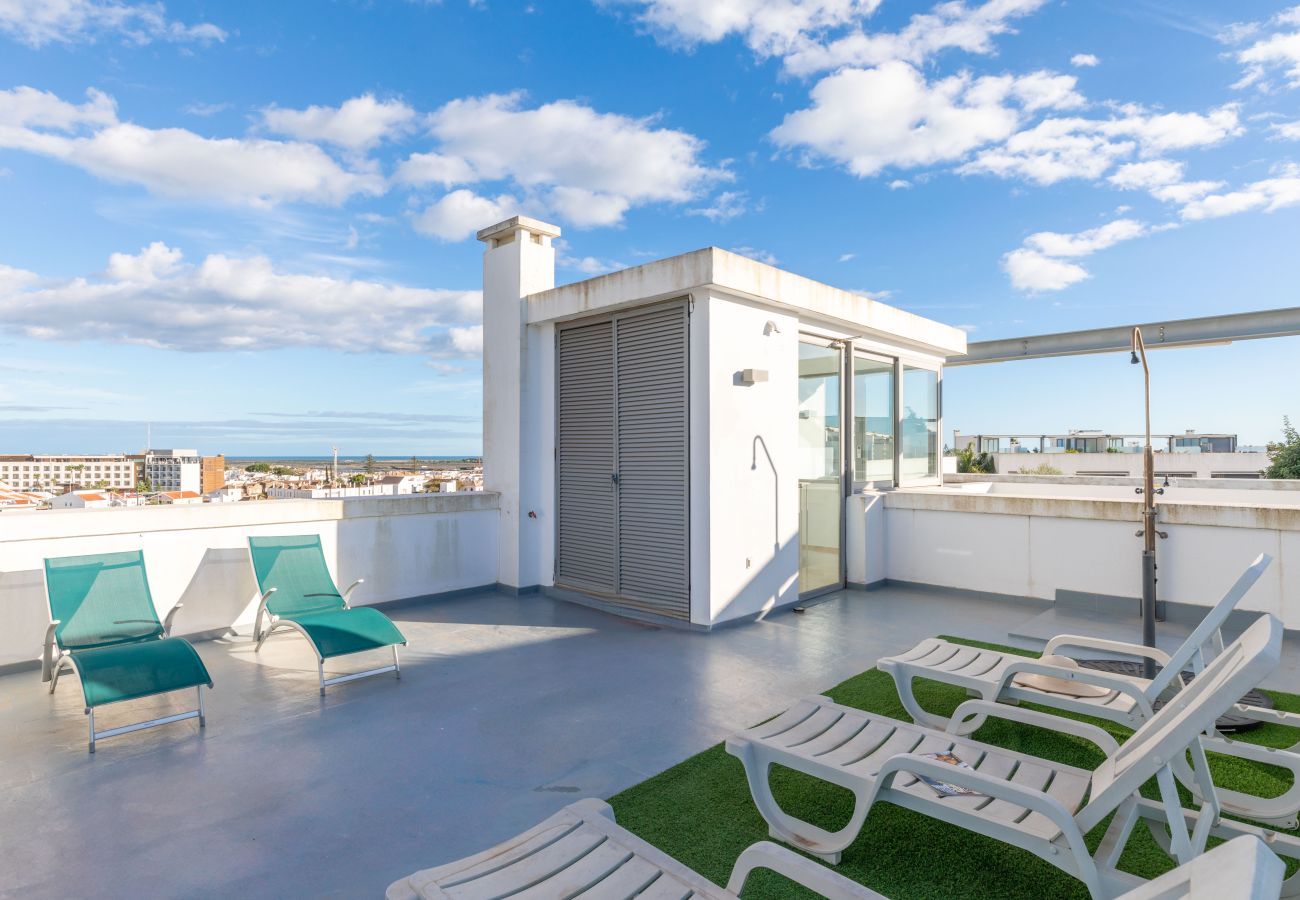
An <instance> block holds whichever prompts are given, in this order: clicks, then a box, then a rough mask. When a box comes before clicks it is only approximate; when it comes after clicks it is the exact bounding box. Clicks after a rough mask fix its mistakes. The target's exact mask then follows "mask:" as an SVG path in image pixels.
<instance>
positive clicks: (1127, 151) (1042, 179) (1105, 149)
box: [957, 104, 1242, 185]
mask: <svg viewBox="0 0 1300 900" xmlns="http://www.w3.org/2000/svg"><path fill="white" fill-rule="evenodd" d="M1241 133H1242V128H1241V124H1240V121H1239V119H1238V113H1237V107H1236V106H1235V105H1231V104H1230V105H1228V106H1223V107H1220V108H1218V109H1214V110H1211V111H1210V112H1208V113H1160V114H1149V113H1147V112H1146V111H1144V110H1141V109H1138V108H1128V109H1125V110H1122V111H1121V114H1120V115H1119V116H1116V117H1113V118H1109V119H1085V118H1080V117H1066V118H1047V119H1044V120H1042V121H1041V122H1039V123H1037V124H1036V125H1033V126H1032V127H1030V128H1026V129H1024V130H1022V131H1020V132H1017V133H1016V134H1015V135H1013V136H1012V137H1010V138H1009V139H1007V140H1006V141H1005V142H1004V143H1002V144H1000V145H998V146H995V147H990V148H989V149H987V150H984V151H981V152H980V153H979V154H978V155H977V156H976V157H975V158H974V159H973V160H971V161H970V162H969V163H966V164H965V165H963V166H961V167H960V168H959V169H958V170H957V171H959V172H963V173H980V174H989V175H997V176H1000V177H1002V178H1024V179H1027V180H1029V181H1033V182H1035V183H1037V184H1043V185H1049V184H1055V183H1056V182H1058V181H1063V180H1065V179H1067V178H1087V179H1095V178H1100V177H1101V176H1103V175H1104V174H1105V173H1106V172H1108V171H1109V170H1110V169H1111V168H1112V167H1113V166H1115V165H1116V164H1118V163H1120V162H1121V161H1122V160H1124V159H1126V158H1128V157H1131V156H1132V155H1133V154H1135V153H1136V154H1138V155H1140V156H1143V157H1151V156H1158V155H1160V154H1162V153H1165V152H1167V151H1170V150H1186V149H1190V148H1193V147H1207V146H1212V145H1214V144H1218V143H1221V142H1222V141H1225V140H1227V139H1229V138H1232V137H1236V136H1237V135H1239V134H1241Z"/></svg>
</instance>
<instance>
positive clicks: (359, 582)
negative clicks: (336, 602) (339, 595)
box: [343, 578, 366, 606]
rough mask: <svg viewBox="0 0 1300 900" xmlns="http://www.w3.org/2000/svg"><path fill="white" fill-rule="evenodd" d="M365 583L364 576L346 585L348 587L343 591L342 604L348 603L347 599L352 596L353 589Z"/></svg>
mask: <svg viewBox="0 0 1300 900" xmlns="http://www.w3.org/2000/svg"><path fill="white" fill-rule="evenodd" d="M365 583H366V580H365V579H364V578H358V579H357V580H356V581H354V582H352V583H351V584H350V585H348V589H347V590H346V591H344V592H343V605H344V606H347V605H348V601H349V600H350V599H351V598H352V592H353V591H355V590H356V589H357V588H359V587H361V585H363V584H365Z"/></svg>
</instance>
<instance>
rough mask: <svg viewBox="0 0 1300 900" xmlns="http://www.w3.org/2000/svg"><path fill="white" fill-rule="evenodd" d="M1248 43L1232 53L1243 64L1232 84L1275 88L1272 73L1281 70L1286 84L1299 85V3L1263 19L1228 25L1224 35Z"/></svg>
mask: <svg viewBox="0 0 1300 900" xmlns="http://www.w3.org/2000/svg"><path fill="white" fill-rule="evenodd" d="M1251 38H1255V40H1253V41H1252V42H1251V43H1249V44H1248V45H1247V46H1244V47H1241V49H1239V50H1237V51H1235V52H1234V53H1233V56H1234V57H1235V58H1236V60H1237V62H1238V63H1240V64H1241V66H1242V70H1243V72H1242V76H1241V80H1239V81H1238V82H1237V83H1236V84H1234V85H1233V87H1236V88H1244V87H1250V86H1252V85H1253V86H1255V87H1257V88H1259V89H1260V90H1263V91H1271V90H1274V89H1275V88H1276V87H1277V85H1276V84H1275V83H1274V82H1273V80H1272V76H1273V75H1274V74H1275V73H1276V74H1280V75H1281V76H1282V78H1283V79H1285V82H1286V85H1285V86H1286V87H1288V88H1297V87H1300V6H1293V7H1291V8H1290V9H1285V10H1282V11H1281V12H1279V13H1277V14H1276V15H1274V16H1273V17H1272V18H1270V19H1268V20H1266V21H1263V22H1251V23H1243V24H1237V25H1233V26H1231V27H1230V28H1229V29H1228V30H1227V31H1226V32H1225V35H1224V39H1225V40H1227V41H1228V42H1229V43H1233V44H1244V43H1245V42H1246V41H1247V40H1250V39H1251Z"/></svg>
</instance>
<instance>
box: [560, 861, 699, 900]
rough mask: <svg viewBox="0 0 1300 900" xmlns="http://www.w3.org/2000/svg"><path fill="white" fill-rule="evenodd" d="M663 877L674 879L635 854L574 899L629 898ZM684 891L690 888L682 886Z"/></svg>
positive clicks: (613, 899)
mask: <svg viewBox="0 0 1300 900" xmlns="http://www.w3.org/2000/svg"><path fill="white" fill-rule="evenodd" d="M659 878H663V879H667V881H668V882H669V883H670V884H671V883H673V881H674V879H673V877H672V876H671V875H669V874H668V873H666V872H664V871H663V869H661V868H659V867H658V866H656V865H655V864H654V863H651V862H649V861H647V860H644V859H642V858H641V857H639V856H634V857H632V858H631V859H629V860H628V861H627V862H625V863H623V865H621V866H619V867H618V868H617V869H615V870H614V871H613V872H611V873H610V874H609V875H608V876H606V877H605V878H603V879H601V880H600V881H598V882H597V883H596V884H593V885H592V886H591V887H589V888H587V890H585V891H583V892H582V893H581V894H578V895H577V896H576V897H575V898H574V900H627V898H629V897H635V896H637V894H638V893H639V892H640V891H642V890H644V889H645V888H646V887H647V886H648V885H650V884H651V883H652V882H654V881H655V880H656V879H659ZM681 890H682V893H683V894H684V893H686V891H687V890H689V888H687V887H686V886H685V885H682V887H681Z"/></svg>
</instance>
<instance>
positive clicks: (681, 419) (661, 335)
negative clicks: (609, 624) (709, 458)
mask: <svg viewBox="0 0 1300 900" xmlns="http://www.w3.org/2000/svg"><path fill="white" fill-rule="evenodd" d="M615 345H616V348H615V358H616V363H615V370H616V373H617V374H616V396H617V413H618V418H617V422H618V425H617V460H618V476H619V479H618V486H617V488H616V492H617V496H618V501H617V502H618V552H617V557H616V559H617V565H618V598H619V599H618V602H620V603H623V604H625V605H627V606H631V607H634V608H638V609H642V610H645V611H648V612H654V613H658V614H660V615H666V616H673V617H676V618H681V619H689V618H690V590H689V584H690V582H689V577H688V570H687V560H688V558H689V541H690V528H689V515H690V511H689V506H688V502H689V482H688V461H689V445H688V432H687V427H688V408H689V405H688V383H687V361H688V356H687V309H686V305H685V303H681V304H677V305H675V306H671V307H667V308H660V309H656V310H653V311H651V312H645V313H638V314H632V315H626V316H621V317H619V318H617V319H616V320H615Z"/></svg>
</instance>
